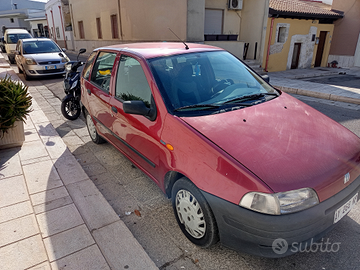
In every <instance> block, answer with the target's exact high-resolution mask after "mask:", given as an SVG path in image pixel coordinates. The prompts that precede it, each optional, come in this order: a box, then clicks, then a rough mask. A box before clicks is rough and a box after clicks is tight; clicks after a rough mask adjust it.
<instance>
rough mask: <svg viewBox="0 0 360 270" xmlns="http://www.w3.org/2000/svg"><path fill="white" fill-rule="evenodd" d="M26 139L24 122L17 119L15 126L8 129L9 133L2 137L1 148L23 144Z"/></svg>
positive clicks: (0, 139)
mask: <svg viewBox="0 0 360 270" xmlns="http://www.w3.org/2000/svg"><path fill="white" fill-rule="evenodd" d="M24 141H25V134H24V123H23V122H21V121H16V122H15V125H14V127H13V128H10V129H8V131H7V133H4V136H3V137H1V138H0V149H4V148H11V147H17V146H21V145H22V144H23V142H24Z"/></svg>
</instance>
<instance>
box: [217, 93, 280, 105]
mask: <svg viewBox="0 0 360 270" xmlns="http://www.w3.org/2000/svg"><path fill="white" fill-rule="evenodd" d="M265 96H278V94H277V93H258V94H252V95H247V96H242V97H237V98H233V99H230V100H228V101H225V102H224V103H223V104H229V103H236V104H239V105H242V106H251V105H253V104H251V103H238V101H246V100H252V99H259V98H262V97H265Z"/></svg>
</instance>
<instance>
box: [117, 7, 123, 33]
mask: <svg viewBox="0 0 360 270" xmlns="http://www.w3.org/2000/svg"><path fill="white" fill-rule="evenodd" d="M120 1H121V0H118V10H119V23H120V27H119V28H120V37H121V39H124V38H123V29H122V21H121V7H120Z"/></svg>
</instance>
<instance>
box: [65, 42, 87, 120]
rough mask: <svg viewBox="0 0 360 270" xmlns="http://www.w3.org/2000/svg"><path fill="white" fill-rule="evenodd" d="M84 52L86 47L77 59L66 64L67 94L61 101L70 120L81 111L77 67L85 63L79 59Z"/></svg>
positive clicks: (66, 116) (75, 117)
mask: <svg viewBox="0 0 360 270" xmlns="http://www.w3.org/2000/svg"><path fill="white" fill-rule="evenodd" d="M84 52H86V49H80V51H79V53H78V56H77V60H76V61H69V62H67V63H66V64H65V69H66V74H65V79H64V91H65V94H66V96H65V97H64V98H63V99H62V101H61V112H62V114H63V115H64V117H65V118H66V119H69V120H75V119H77V118H78V117H79V116H80V113H81V106H80V98H81V88H80V71H78V70H77V69H78V68H79V67H81V66H82V65H83V64H84V62H81V61H79V55H80V54H82V53H84Z"/></svg>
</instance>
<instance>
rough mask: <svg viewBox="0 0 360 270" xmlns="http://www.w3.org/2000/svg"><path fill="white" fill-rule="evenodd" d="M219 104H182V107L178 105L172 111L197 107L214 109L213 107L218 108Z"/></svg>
mask: <svg viewBox="0 0 360 270" xmlns="http://www.w3.org/2000/svg"><path fill="white" fill-rule="evenodd" d="M219 107H220V105H216V104H194V105H188V106H183V107H179V108H176V109H175V110H174V111H175V112H177V111H182V110H186V109H199V110H208V109H214V108H219Z"/></svg>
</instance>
